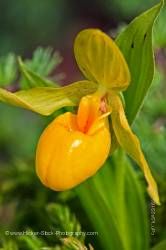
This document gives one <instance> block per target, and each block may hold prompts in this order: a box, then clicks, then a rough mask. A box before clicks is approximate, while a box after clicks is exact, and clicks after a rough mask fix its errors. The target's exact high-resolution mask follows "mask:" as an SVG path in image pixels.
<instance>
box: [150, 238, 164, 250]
mask: <svg viewBox="0 0 166 250" xmlns="http://www.w3.org/2000/svg"><path fill="white" fill-rule="evenodd" d="M165 248H166V240H163V241H162V242H160V243H159V244H157V245H156V246H155V247H153V248H152V250H165Z"/></svg>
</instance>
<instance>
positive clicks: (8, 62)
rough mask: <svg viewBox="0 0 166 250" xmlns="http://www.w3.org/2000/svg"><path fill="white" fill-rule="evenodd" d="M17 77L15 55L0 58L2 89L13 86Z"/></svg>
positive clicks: (0, 82) (0, 83)
mask: <svg viewBox="0 0 166 250" xmlns="http://www.w3.org/2000/svg"><path fill="white" fill-rule="evenodd" d="M16 75H17V67H16V57H15V55H14V54H11V53H10V54H8V55H7V56H4V57H1V58H0V87H4V86H6V85H9V84H11V83H12V82H13V81H14V80H15V79H16Z"/></svg>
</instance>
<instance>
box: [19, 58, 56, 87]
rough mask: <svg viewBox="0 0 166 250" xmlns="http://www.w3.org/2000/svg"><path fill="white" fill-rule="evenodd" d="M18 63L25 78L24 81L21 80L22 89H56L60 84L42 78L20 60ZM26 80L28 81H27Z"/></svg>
mask: <svg viewBox="0 0 166 250" xmlns="http://www.w3.org/2000/svg"><path fill="white" fill-rule="evenodd" d="M18 63H19V67H20V71H21V73H22V75H23V76H24V80H21V88H22V89H29V88H34V87H49V86H52V87H55V86H58V84H56V83H54V82H52V81H49V80H47V79H45V78H42V77H41V76H40V75H39V74H37V73H35V72H34V71H32V70H30V69H29V68H28V67H27V66H26V65H25V64H24V63H23V61H22V60H21V58H20V57H19V58H18ZM25 80H26V81H25Z"/></svg>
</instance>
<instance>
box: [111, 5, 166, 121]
mask: <svg viewBox="0 0 166 250" xmlns="http://www.w3.org/2000/svg"><path fill="white" fill-rule="evenodd" d="M162 5H163V1H161V2H160V3H159V4H158V5H156V6H154V7H153V8H151V9H150V10H148V11H146V12H144V13H143V14H142V15H140V16H138V17H136V18H135V19H134V20H133V21H132V22H131V23H130V24H129V25H128V26H127V28H126V29H125V30H124V31H123V32H122V33H121V34H120V35H119V36H118V37H117V39H116V43H117V45H118V46H119V48H120V50H121V51H122V53H123V55H124V57H125V59H126V61H127V63H128V66H129V69H130V72H131V83H130V86H129V87H128V89H127V90H126V91H125V93H124V97H125V101H126V113H127V118H128V120H129V123H131V122H132V121H133V120H134V118H135V116H136V114H137V112H138V110H139V109H140V106H141V105H142V102H143V99H144V97H145V96H146V94H147V91H148V89H149V87H150V85H151V83H152V79H153V75H154V58H153V49H152V28H153V24H154V22H155V20H156V17H157V16H158V14H159V11H160V9H161V7H162Z"/></svg>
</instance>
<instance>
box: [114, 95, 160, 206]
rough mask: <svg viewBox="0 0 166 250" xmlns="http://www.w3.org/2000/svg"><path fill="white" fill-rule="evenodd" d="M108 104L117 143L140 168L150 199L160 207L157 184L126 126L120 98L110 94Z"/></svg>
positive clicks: (128, 127)
mask: <svg viewBox="0 0 166 250" xmlns="http://www.w3.org/2000/svg"><path fill="white" fill-rule="evenodd" d="M109 102H110V105H111V107H112V114H111V118H112V126H113V130H114V132H115V135H116V138H117V140H118V143H119V144H120V146H121V147H122V148H123V149H124V150H125V151H126V152H127V153H128V154H129V155H130V156H131V158H132V159H133V160H135V162H136V163H137V164H138V165H139V166H140V168H141V170H142V171H143V173H144V176H145V179H146V181H147V183H148V188H147V190H148V193H149V195H150V197H151V198H152V199H153V200H154V202H155V203H156V204H158V205H160V200H159V194H158V188H157V184H156V182H155V180H154V178H153V176H152V174H151V171H150V168H149V166H148V163H147V161H146V159H145V157H144V154H143V152H142V150H141V146H140V142H139V140H138V138H137V136H136V135H135V134H134V133H133V132H132V130H131V128H130V126H129V124H128V121H127V118H126V116H125V112H124V109H123V105H122V102H121V100H120V97H119V96H118V95H117V94H115V93H113V92H112V93H111V94H110V97H109Z"/></svg>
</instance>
